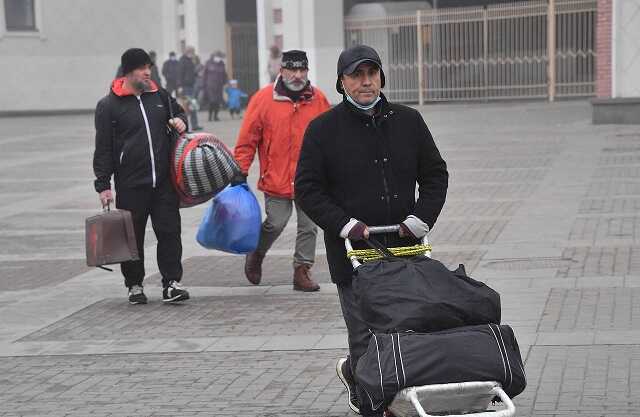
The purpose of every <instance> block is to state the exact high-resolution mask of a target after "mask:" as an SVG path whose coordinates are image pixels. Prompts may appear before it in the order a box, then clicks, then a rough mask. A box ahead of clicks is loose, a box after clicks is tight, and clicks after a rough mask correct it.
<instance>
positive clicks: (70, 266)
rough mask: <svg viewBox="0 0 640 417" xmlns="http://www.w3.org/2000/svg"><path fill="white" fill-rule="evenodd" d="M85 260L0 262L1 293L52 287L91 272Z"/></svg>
mask: <svg viewBox="0 0 640 417" xmlns="http://www.w3.org/2000/svg"><path fill="white" fill-rule="evenodd" d="M89 269H90V268H89V267H87V265H86V263H85V261H84V260H76V259H59V260H53V259H50V260H40V261H37V260H36V261H17V262H0V291H17V290H25V289H34V288H39V287H45V286H52V285H56V284H59V283H61V282H64V281H66V280H68V279H70V278H73V277H75V276H76V275H80V274H82V273H83V272H86V271H89Z"/></svg>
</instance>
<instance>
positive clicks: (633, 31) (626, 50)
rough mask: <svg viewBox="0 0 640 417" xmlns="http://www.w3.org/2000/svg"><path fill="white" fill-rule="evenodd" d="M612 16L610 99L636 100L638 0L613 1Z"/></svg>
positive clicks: (639, 65) (639, 83)
mask: <svg viewBox="0 0 640 417" xmlns="http://www.w3.org/2000/svg"><path fill="white" fill-rule="evenodd" d="M612 14H613V15H612V22H611V26H612V31H613V32H612V45H611V46H612V49H611V51H612V57H611V61H612V68H611V72H612V73H611V79H612V84H613V85H612V93H613V97H619V98H624V97H640V77H639V76H638V74H640V43H638V39H640V1H638V0H615V1H614V2H613V10H612Z"/></svg>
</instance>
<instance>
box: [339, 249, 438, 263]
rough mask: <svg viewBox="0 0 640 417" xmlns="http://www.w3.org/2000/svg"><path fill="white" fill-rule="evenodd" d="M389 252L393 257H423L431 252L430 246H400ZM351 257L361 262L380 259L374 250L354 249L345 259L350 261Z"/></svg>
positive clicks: (379, 255) (378, 253)
mask: <svg viewBox="0 0 640 417" xmlns="http://www.w3.org/2000/svg"><path fill="white" fill-rule="evenodd" d="M389 251H391V253H393V254H394V256H417V255H424V254H425V253H426V252H431V245H413V246H401V247H399V248H389ZM353 256H355V257H356V258H358V260H360V261H362V262H368V261H373V260H376V259H381V258H382V255H381V254H380V252H378V251H377V250H375V249H354V250H350V251H348V252H347V258H349V259H351V257H353Z"/></svg>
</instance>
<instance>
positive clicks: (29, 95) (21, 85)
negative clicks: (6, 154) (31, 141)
mask: <svg viewBox="0 0 640 417" xmlns="http://www.w3.org/2000/svg"><path fill="white" fill-rule="evenodd" d="M159 6H160V5H159V2H158V1H157V0H136V1H135V2H132V1H129V0H92V1H91V2H79V1H73V0H55V1H52V0H47V1H44V0H36V8H37V13H36V16H37V17H39V19H38V18H37V19H36V20H37V21H36V25H37V27H38V28H39V29H40V31H39V32H38V33H35V34H24V35H21V34H15V33H7V32H5V30H4V28H5V20H4V10H3V9H4V2H0V9H2V10H1V12H2V13H0V18H1V20H0V28H1V29H0V30H1V31H0V61H1V64H0V112H7V111H31V110H70V109H74V110H75V109H92V108H95V105H96V102H97V101H98V100H99V99H100V97H102V96H103V95H105V94H106V93H107V92H108V88H109V85H110V82H111V80H112V79H113V77H114V75H115V72H116V69H117V67H118V65H119V63H120V55H121V54H122V52H123V51H124V50H125V49H127V48H130V47H140V48H144V49H146V50H149V49H154V50H156V51H158V52H159V53H160V52H161V51H164V52H168V51H166V49H167V44H166V43H165V41H164V39H165V35H164V31H165V27H164V25H162V24H158V23H161V22H163V21H165V22H166V16H164V15H163V13H166V9H165V7H164V6H163V7H159ZM163 59H164V56H163V54H161V53H160V54H159V61H160V62H162V60H163Z"/></svg>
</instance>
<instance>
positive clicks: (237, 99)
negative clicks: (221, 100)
mask: <svg viewBox="0 0 640 417" xmlns="http://www.w3.org/2000/svg"><path fill="white" fill-rule="evenodd" d="M225 93H226V94H227V108H228V109H229V114H230V115H231V118H232V119H235V117H234V115H236V114H237V115H238V117H240V118H242V116H241V115H240V112H241V111H242V99H243V98H247V97H248V95H247V93H245V92H244V91H242V90H241V89H239V88H238V80H229V85H228V86H227V88H225Z"/></svg>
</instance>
